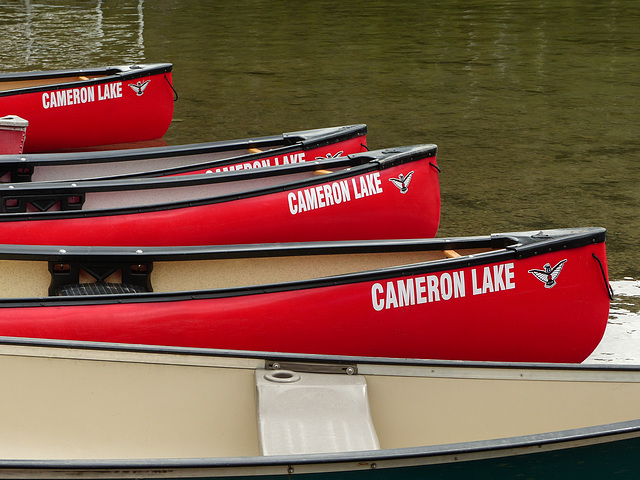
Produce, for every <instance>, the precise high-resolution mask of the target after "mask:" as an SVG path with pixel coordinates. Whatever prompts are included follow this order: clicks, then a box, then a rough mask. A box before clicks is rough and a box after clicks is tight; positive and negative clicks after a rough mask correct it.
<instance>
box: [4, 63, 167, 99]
mask: <svg viewBox="0 0 640 480" xmlns="http://www.w3.org/2000/svg"><path fill="white" fill-rule="evenodd" d="M140 67H141V68H138V69H133V70H129V68H130V67H129V66H117V67H105V68H102V69H99V68H98V69H78V70H52V71H48V72H18V73H7V74H2V75H0V83H1V82H2V81H5V80H6V81H10V80H13V81H15V80H21V79H25V80H28V79H47V78H59V77H65V76H69V77H71V76H79V75H106V76H105V77H100V78H94V79H90V80H80V81H78V80H73V81H70V82H65V83H56V84H50V85H38V86H34V87H24V88H17V89H13V90H4V91H1V92H0V97H9V96H12V95H26V94H29V93H38V92H46V91H54V90H66V89H69V88H76V87H78V88H80V87H86V86H89V85H101V84H104V83H110V82H115V81H126V80H133V79H136V78H141V77H148V76H152V75H161V74H163V73H168V72H171V70H172V68H173V65H172V64H170V63H157V64H146V65H140Z"/></svg>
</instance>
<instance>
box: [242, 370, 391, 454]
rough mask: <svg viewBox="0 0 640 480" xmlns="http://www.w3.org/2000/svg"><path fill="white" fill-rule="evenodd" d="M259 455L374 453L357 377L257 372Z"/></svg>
mask: <svg viewBox="0 0 640 480" xmlns="http://www.w3.org/2000/svg"><path fill="white" fill-rule="evenodd" d="M255 375H256V386H257V390H258V434H259V437H260V448H261V450H262V454H263V455H291V454H310V453H330V452H346V451H358V450H378V449H380V444H379V442H378V436H377V434H376V431H375V428H374V425H373V421H372V419H371V413H370V409H369V398H368V394H367V382H366V380H365V379H364V377H362V376H357V375H335V374H325V373H307V372H294V371H291V370H262V369H258V370H256V374H255Z"/></svg>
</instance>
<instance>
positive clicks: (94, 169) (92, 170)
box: [31, 145, 284, 182]
mask: <svg viewBox="0 0 640 480" xmlns="http://www.w3.org/2000/svg"><path fill="white" fill-rule="evenodd" d="M283 146H284V145H274V146H268V147H262V148H261V149H260V150H261V151H263V152H267V151H269V150H272V149H275V148H279V147H283ZM250 153H259V152H256V150H255V149H249V148H245V146H244V145H243V146H241V147H239V148H235V149H228V150H220V151H215V152H206V153H193V154H190V155H165V156H156V157H152V158H144V159H140V160H122V161H117V160H109V159H108V158H107V159H105V160H104V161H100V162H92V163H80V162H79V163H74V164H58V165H37V166H35V167H34V168H33V175H32V178H31V179H32V181H34V182H43V181H58V180H74V179H75V180H86V179H96V178H104V177H117V176H122V175H135V174H143V173H147V172H149V171H158V170H160V171H161V170H168V169H172V168H179V167H191V166H194V165H199V164H205V165H206V164H208V163H210V162H216V161H219V160H225V159H232V158H235V157H239V156H241V155H248V154H250ZM224 163H227V162H224ZM219 168H224V167H222V166H220V167H219Z"/></svg>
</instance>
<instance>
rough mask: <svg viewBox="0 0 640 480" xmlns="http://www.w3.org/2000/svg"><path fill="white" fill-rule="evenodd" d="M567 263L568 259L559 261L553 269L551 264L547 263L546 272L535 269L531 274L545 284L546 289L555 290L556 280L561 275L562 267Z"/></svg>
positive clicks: (530, 271)
mask: <svg viewBox="0 0 640 480" xmlns="http://www.w3.org/2000/svg"><path fill="white" fill-rule="evenodd" d="M566 261H567V259H566V258H565V259H564V260H561V261H559V262H558V263H557V264H556V266H555V267H553V268H551V264H549V263H546V264H545V266H544V267H543V268H544V270H538V269H537V268H534V269H532V270H529V273H531V274H533V276H534V277H536V278H537V279H538V280H540V281H541V282H542V283H544V287H545V288H553V287H554V286H555V284H556V278H558V275H560V272H561V271H562V267H563V266H564V264H565V262H566Z"/></svg>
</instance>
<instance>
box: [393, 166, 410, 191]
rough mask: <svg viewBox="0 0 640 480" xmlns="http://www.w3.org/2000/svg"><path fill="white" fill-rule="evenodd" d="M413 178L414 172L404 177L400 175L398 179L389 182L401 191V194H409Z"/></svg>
mask: <svg viewBox="0 0 640 480" xmlns="http://www.w3.org/2000/svg"><path fill="white" fill-rule="evenodd" d="M412 176H413V170H412V171H410V172H409V173H407V175H403V174H402V173H401V174H400V175H398V178H390V179H389V181H390V182H391V183H393V184H394V185H395V186H396V187H398V188H399V189H400V193H407V192H408V191H409V182H410V181H411V177H412Z"/></svg>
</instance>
